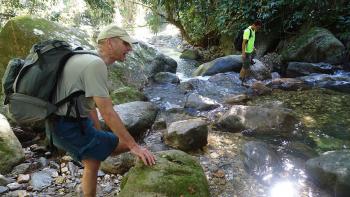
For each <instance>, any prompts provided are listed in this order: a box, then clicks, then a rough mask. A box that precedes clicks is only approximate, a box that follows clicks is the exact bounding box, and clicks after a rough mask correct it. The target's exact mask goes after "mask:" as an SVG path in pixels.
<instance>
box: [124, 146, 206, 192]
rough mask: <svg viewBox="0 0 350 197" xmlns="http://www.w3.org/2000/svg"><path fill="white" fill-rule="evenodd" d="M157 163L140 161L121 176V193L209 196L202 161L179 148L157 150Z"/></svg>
mask: <svg viewBox="0 0 350 197" xmlns="http://www.w3.org/2000/svg"><path fill="white" fill-rule="evenodd" d="M156 156H157V164H156V165H154V166H152V167H148V166H145V165H144V164H143V163H142V161H139V162H138V163H137V164H136V166H135V167H133V168H132V169H131V170H130V171H129V172H128V174H127V175H126V176H125V177H124V178H123V180H122V184H121V189H122V190H121V192H120V193H119V196H120V197H128V196H130V197H131V196H198V197H199V196H200V197H206V196H210V193H209V188H208V182H207V179H206V176H205V174H204V172H203V169H202V167H201V165H200V164H199V163H198V161H197V160H196V159H194V158H193V157H192V156H190V155H188V154H186V153H184V152H182V151H178V150H169V151H162V152H158V153H156Z"/></svg>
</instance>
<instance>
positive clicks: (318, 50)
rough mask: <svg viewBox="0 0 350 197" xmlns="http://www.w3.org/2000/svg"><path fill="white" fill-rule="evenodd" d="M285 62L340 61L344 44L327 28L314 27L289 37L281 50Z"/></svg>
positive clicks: (335, 62)
mask: <svg viewBox="0 0 350 197" xmlns="http://www.w3.org/2000/svg"><path fill="white" fill-rule="evenodd" d="M281 54H282V59H283V61H285V62H291V61H299V62H312V63H319V62H326V63H330V64H337V63H341V62H342V61H343V60H344V55H345V47H344V45H343V44H342V43H341V42H340V41H339V40H338V39H337V38H336V37H335V36H334V35H333V34H332V33H331V32H330V31H328V30H327V29H324V28H320V27H314V28H311V29H310V30H309V31H307V32H305V33H302V34H301V35H298V36H296V37H294V38H291V39H290V40H289V42H288V44H287V46H285V47H284V48H283V50H282V52H281Z"/></svg>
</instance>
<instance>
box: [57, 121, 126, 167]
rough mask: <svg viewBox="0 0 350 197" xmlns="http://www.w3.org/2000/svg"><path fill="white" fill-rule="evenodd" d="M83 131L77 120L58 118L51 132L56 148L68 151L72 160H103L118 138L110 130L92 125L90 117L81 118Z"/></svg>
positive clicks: (114, 146) (115, 144)
mask: <svg viewBox="0 0 350 197" xmlns="http://www.w3.org/2000/svg"><path fill="white" fill-rule="evenodd" d="M81 123H82V128H83V130H84V132H81V126H80V124H79V122H77V121H67V120H64V119H63V118H59V119H58V120H57V121H55V124H54V125H55V126H54V129H53V132H52V138H53V143H54V145H55V146H56V147H57V148H60V149H63V150H65V151H66V152H68V153H69V154H70V155H71V156H72V157H73V159H74V160H76V161H81V160H85V159H94V160H98V161H103V160H105V159H106V158H107V157H108V156H109V155H111V153H112V152H113V151H114V150H115V148H116V147H117V145H118V142H119V139H118V137H117V136H116V135H114V134H113V133H112V132H108V131H100V130H97V129H96V128H95V127H93V123H92V121H91V120H90V119H88V118H86V119H83V120H81Z"/></svg>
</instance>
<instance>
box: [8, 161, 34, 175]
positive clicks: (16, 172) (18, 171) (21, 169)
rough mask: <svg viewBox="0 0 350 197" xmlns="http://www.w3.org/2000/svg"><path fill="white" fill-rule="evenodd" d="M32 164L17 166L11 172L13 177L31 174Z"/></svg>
mask: <svg viewBox="0 0 350 197" xmlns="http://www.w3.org/2000/svg"><path fill="white" fill-rule="evenodd" d="M30 166H31V163H22V164H19V165H18V166H15V167H14V168H13V170H12V171H11V174H12V175H19V174H26V173H27V172H29V169H30Z"/></svg>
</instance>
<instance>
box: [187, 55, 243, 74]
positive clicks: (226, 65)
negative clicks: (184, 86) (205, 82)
mask: <svg viewBox="0 0 350 197" xmlns="http://www.w3.org/2000/svg"><path fill="white" fill-rule="evenodd" d="M241 67H242V57H241V56H240V55H228V56H225V57H220V58H217V59H215V60H213V61H211V62H207V63H204V64H202V65H200V66H199V67H198V68H197V70H195V71H194V72H193V76H211V75H215V74H217V73H224V72H232V71H234V72H239V71H240V69H241Z"/></svg>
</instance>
